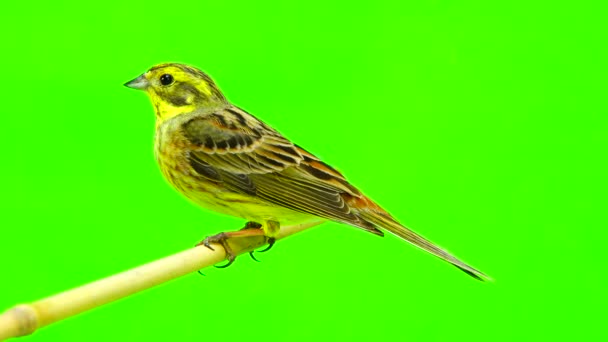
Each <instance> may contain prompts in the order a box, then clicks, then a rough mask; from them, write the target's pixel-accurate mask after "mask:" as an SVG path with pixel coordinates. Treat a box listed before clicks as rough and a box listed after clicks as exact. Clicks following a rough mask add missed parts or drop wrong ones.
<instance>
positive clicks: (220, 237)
mask: <svg viewBox="0 0 608 342" xmlns="http://www.w3.org/2000/svg"><path fill="white" fill-rule="evenodd" d="M228 237H229V236H228V234H226V233H219V234H216V235H213V236H207V237H206V238H205V239H204V240H203V241H201V242H199V243H198V244H196V246H201V245H202V246H205V247H207V248H209V249H210V250H212V251H215V249H214V248H213V247H211V244H212V243H218V244H220V245H222V247H224V251H225V252H226V259H228V263H227V264H225V265H219V266H218V265H215V266H214V267H216V268H226V267H228V266H230V265H232V263H233V262H234V260H235V259H236V255H235V254H234V252H232V249H231V248H230V246H229V245H228V242H227V239H228Z"/></svg>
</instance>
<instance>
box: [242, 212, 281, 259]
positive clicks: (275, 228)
mask: <svg viewBox="0 0 608 342" xmlns="http://www.w3.org/2000/svg"><path fill="white" fill-rule="evenodd" d="M264 228H265V229H264ZM262 229H263V230H264V235H265V236H267V237H268V247H266V248H264V249H262V250H260V251H258V252H267V251H269V250H270V249H271V248H272V246H274V243H275V241H276V239H275V238H274V236H276V235H277V234H278V233H279V230H280V229H281V224H280V223H279V222H277V221H266V226H265V227H263V228H262ZM253 252H255V251H251V252H249V255H250V256H251V258H253V260H255V261H259V260H258V259H256V257H255V256H254V255H253Z"/></svg>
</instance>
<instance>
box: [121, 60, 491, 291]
mask: <svg viewBox="0 0 608 342" xmlns="http://www.w3.org/2000/svg"><path fill="white" fill-rule="evenodd" d="M125 86H127V87H130V88H135V89H141V90H145V91H146V92H147V93H148V95H149V96H150V99H151V101H152V104H153V105H154V109H155V112H156V136H155V155H156V159H157V161H158V163H159V164H160V169H161V170H162V173H163V175H164V176H165V177H166V178H167V180H168V181H169V182H170V183H171V184H172V185H173V186H174V187H175V188H177V189H178V190H179V191H180V192H182V193H183V194H184V195H185V196H186V197H188V198H189V199H191V200H192V201H194V202H195V203H197V204H199V205H200V206H202V207H205V208H209V209H212V210H215V211H218V212H220V213H224V214H228V215H233V216H237V217H241V218H244V219H246V220H248V221H249V222H248V223H247V225H246V226H245V229H242V230H240V231H236V232H225V233H221V234H217V235H215V236H211V237H208V238H207V239H205V241H204V244H205V245H206V246H208V247H210V246H209V243H212V242H218V243H221V244H222V245H223V246H224V248H226V255H227V259H228V260H229V263H228V264H230V263H232V262H233V261H234V258H235V255H234V254H233V253H232V252H231V251H230V249H229V248H228V246H227V244H226V243H225V241H226V239H227V238H230V237H235V236H260V235H264V236H265V237H267V238H268V243H269V244H270V246H272V244H273V243H274V237H275V236H276V235H277V233H278V232H279V230H280V227H281V225H290V224H300V223H312V222H317V221H318V222H319V223H320V222H323V221H325V220H331V221H336V222H341V223H346V224H348V225H351V226H354V227H358V228H361V229H363V230H365V231H368V232H370V233H372V234H375V235H379V236H383V235H384V234H383V233H382V231H381V230H380V229H385V230H387V231H389V232H391V233H393V234H395V235H397V236H398V237H400V238H402V239H404V240H407V241H409V242H410V243H412V244H414V245H416V246H418V247H420V248H422V249H424V250H426V251H428V252H430V253H432V254H434V255H436V256H438V257H440V258H441V259H443V260H446V261H447V262H449V263H451V264H453V265H454V266H456V267H458V268H460V269H461V270H463V271H464V272H466V273H468V274H469V275H471V276H473V277H475V278H477V279H480V280H483V279H484V278H487V277H486V276H485V275H484V274H483V273H481V272H479V271H478V270H476V269H474V268H473V267H471V266H469V265H467V264H465V263H464V262H462V261H460V260H458V259H456V258H455V257H454V256H452V255H451V254H449V253H448V252H446V251H444V250H443V249H441V248H439V247H437V246H436V245H434V244H433V243H431V242H430V241H428V240H426V239H425V238H423V237H422V236H420V235H418V234H416V233H414V232H413V231H411V230H409V229H408V228H406V227H404V226H403V225H401V224H400V223H399V222H397V220H395V219H394V218H393V217H392V216H391V215H390V214H388V213H387V212H386V211H385V210H383V209H382V208H380V206H378V205H377V204H376V203H374V202H373V201H372V200H371V199H369V198H367V197H366V196H365V195H363V194H362V193H361V192H360V191H359V190H357V188H355V187H354V186H352V185H351V184H350V183H349V182H348V181H346V179H345V178H344V176H342V174H340V173H339V172H338V171H336V170H335V169H334V168H332V167H331V166H329V165H327V164H325V163H323V162H322V161H321V160H319V158H317V157H315V156H314V155H312V154H311V153H309V152H307V151H306V150H304V149H303V148H301V147H299V146H298V145H295V144H294V143H292V142H291V141H289V140H288V139H286V138H285V137H284V136H283V135H281V134H280V133H279V132H277V131H276V130H274V129H273V128H272V127H270V126H268V125H267V124H265V123H264V122H262V121H261V120H259V119H257V118H255V117H254V116H253V115H251V114H249V113H247V112H246V111H244V110H243V109H241V108H239V107H237V106H235V105H233V104H231V103H230V102H229V101H228V100H226V98H225V97H224V95H223V94H222V93H221V91H220V90H219V89H218V87H217V86H216V85H215V83H214V82H213V81H212V80H211V78H210V77H209V76H207V75H206V74H205V73H203V72H202V71H200V70H198V69H196V68H193V67H190V66H187V65H183V64H176V63H167V64H160V65H157V66H154V67H152V68H151V69H150V70H148V71H147V72H146V73H144V74H142V75H141V76H139V77H137V78H135V79H134V80H132V81H130V82H127V83H126V84H125ZM210 248H211V247H210Z"/></svg>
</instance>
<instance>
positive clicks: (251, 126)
mask: <svg viewBox="0 0 608 342" xmlns="http://www.w3.org/2000/svg"><path fill="white" fill-rule="evenodd" d="M183 134H184V136H185V137H186V139H187V140H188V141H189V142H190V145H191V146H190V151H189V158H190V165H191V166H192V168H193V169H194V171H195V172H197V173H198V174H200V175H201V176H202V177H204V178H205V179H207V180H211V181H214V182H218V183H220V182H221V183H223V184H224V186H225V187H226V188H228V189H230V190H231V191H234V192H238V193H243V194H247V195H251V196H256V197H258V198H260V199H262V200H265V201H268V202H269V203H272V204H275V205H280V206H283V207H287V208H290V209H292V210H295V211H300V212H305V213H308V214H312V215H317V216H320V217H323V218H326V219H330V220H334V221H339V222H344V223H347V224H350V225H353V226H357V227H360V228H363V229H364V230H367V231H370V232H372V233H374V234H377V235H382V232H380V231H379V230H377V229H376V228H375V227H374V226H373V225H372V224H371V223H368V222H366V221H365V220H362V219H360V218H359V217H358V216H357V215H356V213H354V212H353V211H352V210H351V208H350V207H349V206H348V205H347V204H346V202H345V200H344V197H343V196H342V195H343V194H346V195H348V196H361V194H360V193H359V191H358V190H357V189H355V188H354V187H352V186H351V185H350V184H348V183H347V182H346V181H345V180H344V177H343V176H342V175H341V174H340V173H339V172H337V171H336V170H334V169H333V168H331V167H330V166H328V165H326V164H324V163H322V162H321V161H320V160H319V159H318V158H316V157H315V156H313V155H312V154H310V153H308V152H306V151H305V150H303V149H301V148H299V147H297V146H295V145H294V144H292V143H291V142H289V141H288V140H287V139H285V138H284V137H283V136H282V135H280V134H279V133H278V132H276V131H275V130H273V129H272V128H270V127H268V126H267V125H266V124H264V123H263V122H261V121H259V120H257V119H256V118H254V117H253V116H251V115H249V114H248V113H246V112H244V111H242V110H240V109H238V108H236V107H231V108H228V109H225V110H224V111H222V112H216V113H213V114H211V115H209V114H207V115H204V116H197V117H194V118H192V119H191V120H189V121H188V122H186V123H185V124H184V125H183Z"/></svg>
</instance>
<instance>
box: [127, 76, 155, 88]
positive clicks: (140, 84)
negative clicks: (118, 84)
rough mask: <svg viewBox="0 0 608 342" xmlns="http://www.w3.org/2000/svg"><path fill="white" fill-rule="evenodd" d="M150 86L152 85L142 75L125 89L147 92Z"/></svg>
mask: <svg viewBox="0 0 608 342" xmlns="http://www.w3.org/2000/svg"><path fill="white" fill-rule="evenodd" d="M149 85H150V82H148V80H147V79H146V77H145V76H144V75H141V76H139V77H138V78H136V79H133V80H131V81H129V82H127V83H125V87H129V88H133V89H140V90H146V88H148V86H149Z"/></svg>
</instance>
